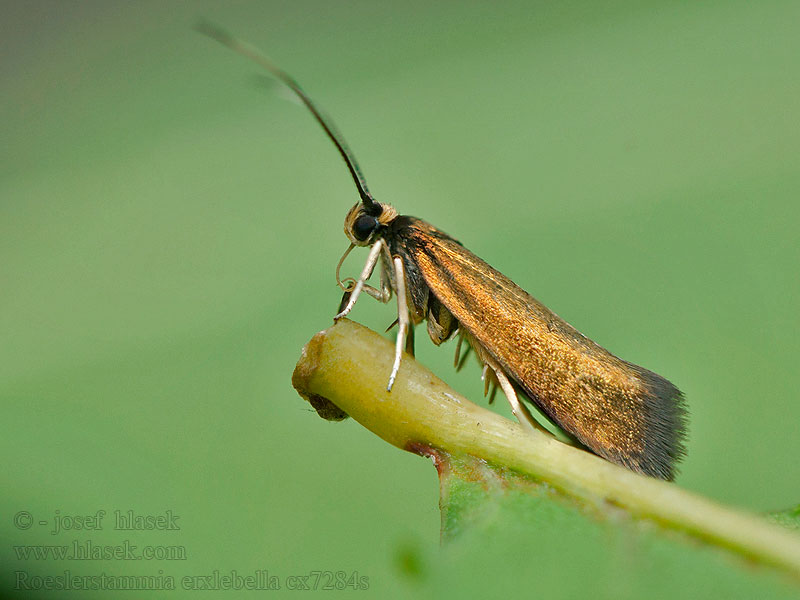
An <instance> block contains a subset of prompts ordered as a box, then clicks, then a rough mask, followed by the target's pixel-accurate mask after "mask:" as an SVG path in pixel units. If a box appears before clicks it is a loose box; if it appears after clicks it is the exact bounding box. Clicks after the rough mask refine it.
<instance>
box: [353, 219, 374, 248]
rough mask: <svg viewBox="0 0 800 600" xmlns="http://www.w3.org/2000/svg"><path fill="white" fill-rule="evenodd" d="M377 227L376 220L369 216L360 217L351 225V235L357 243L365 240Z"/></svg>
mask: <svg viewBox="0 0 800 600" xmlns="http://www.w3.org/2000/svg"><path fill="white" fill-rule="evenodd" d="M376 227H378V219H376V218H375V217H371V216H369V215H361V216H360V217H358V218H357V219H356V222H355V223H354V224H353V235H354V236H355V238H356V239H357V240H358V241H359V242H363V241H364V240H366V239H367V238H368V237H369V236H370V234H371V233H372V232H373V231H375V228H376Z"/></svg>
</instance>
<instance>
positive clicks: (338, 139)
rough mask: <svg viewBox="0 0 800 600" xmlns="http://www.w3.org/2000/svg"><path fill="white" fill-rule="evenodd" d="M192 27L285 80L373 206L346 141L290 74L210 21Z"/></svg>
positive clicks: (371, 206) (372, 207) (361, 194)
mask: <svg viewBox="0 0 800 600" xmlns="http://www.w3.org/2000/svg"><path fill="white" fill-rule="evenodd" d="M195 29H196V30H197V31H199V32H200V33H203V34H205V35H207V36H208V37H210V38H213V39H215V40H217V41H218V42H219V43H221V44H224V45H225V46H227V47H228V48H230V49H231V50H233V51H234V52H238V53H239V54H241V55H242V56H246V57H247V58H249V59H250V60H252V61H254V62H256V63H258V64H259V65H261V66H262V67H264V68H265V69H267V70H268V71H269V72H270V73H272V74H273V75H274V76H275V77H277V78H278V79H280V80H281V81H282V82H283V83H285V84H286V85H287V86H288V87H289V89H291V90H292V91H293V92H294V93H295V94H297V97H298V98H300V100H302V101H303V104H305V105H306V107H308V110H310V111H311V114H313V115H314V118H315V119H316V120H317V122H318V123H319V124H320V125H322V128H323V129H324V130H325V133H327V134H328V137H329V138H331V141H333V143H334V144H336V147H337V148H338V149H339V153H340V154H341V155H342V158H343V159H344V162H345V163H346V164H347V168H348V169H349V170H350V175H352V176H353V181H355V183H356V187H357V188H358V195H359V196H361V201H362V202H363V203H364V205H365V206H366V207H367V208H371V209H374V208H377V202H376V201H375V198H373V197H372V194H370V193H369V189H368V188H367V181H366V180H365V179H364V176H363V175H362V174H361V169H360V168H359V166H358V162H356V157H355V156H353V153H352V151H351V150H350V148H348V146H347V142H345V141H344V137H343V136H342V134H341V133H339V130H338V129H336V126H335V125H334V124H333V121H331V119H330V117H327V116H326V115H325V114H324V113H323V112H322V111H321V110H320V109H319V108H317V106H316V105H315V104H314V102H313V101H312V100H311V98H309V97H308V96H307V95H306V93H305V92H304V91H303V89H302V88H301V87H300V85H299V84H298V83H297V82H296V81H295V80H294V79H293V78H292V77H291V75H289V74H288V73H286V72H285V71H284V70H283V69H281V68H280V67H278V66H277V65H275V64H274V63H273V62H272V61H271V60H270V59H268V58H267V57H266V56H264V55H263V54H261V52H259V51H258V50H257V49H256V48H254V47H253V46H251V45H250V44H248V43H246V42H243V41H241V40H239V39H236V38H235V37H233V36H232V35H231V34H229V33H228V32H227V31H224V30H222V29H220V28H219V27H217V26H215V25H212V24H211V23H207V22H205V21H201V22H200V23H198V24H197V25H196V26H195Z"/></svg>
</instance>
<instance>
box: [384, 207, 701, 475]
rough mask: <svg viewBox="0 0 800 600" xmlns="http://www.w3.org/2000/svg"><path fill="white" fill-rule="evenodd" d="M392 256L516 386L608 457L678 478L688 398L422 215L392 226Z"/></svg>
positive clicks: (657, 473)
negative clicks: (560, 314)
mask: <svg viewBox="0 0 800 600" xmlns="http://www.w3.org/2000/svg"><path fill="white" fill-rule="evenodd" d="M390 227H391V229H392V231H391V233H390V235H388V236H387V238H388V239H390V240H391V251H392V254H393V255H395V256H401V257H403V259H404V262H405V263H406V270H407V272H408V273H409V275H411V276H413V277H417V278H420V279H422V280H424V282H425V284H426V285H427V287H428V288H429V290H430V294H431V295H433V296H435V297H436V299H437V300H438V301H439V302H441V304H443V305H444V306H445V307H446V308H447V309H448V310H449V311H450V312H451V313H452V314H453V316H454V317H455V318H456V319H457V320H458V322H459V323H460V327H462V328H464V329H465V330H466V331H467V332H468V333H469V334H470V336H471V337H472V338H474V339H475V340H476V341H477V342H478V343H479V344H480V345H481V346H482V347H483V349H484V350H485V351H486V352H487V353H488V354H489V355H490V356H491V357H492V358H493V359H494V360H495V361H496V362H497V363H498V364H499V365H500V366H501V367H502V368H503V370H504V371H505V373H506V374H507V375H508V377H509V378H510V379H512V380H513V381H514V383H516V385H518V386H519V388H520V389H521V390H522V391H523V392H525V394H526V395H527V396H528V397H529V398H530V399H531V400H532V401H533V402H534V403H536V405H537V406H539V408H541V409H542V411H543V412H544V413H546V414H547V415H548V416H549V417H550V418H551V419H553V421H555V422H556V423H557V424H558V425H559V426H560V427H561V428H563V429H564V430H566V431H567V432H569V433H570V434H572V435H573V436H575V438H577V439H578V441H580V442H581V443H582V444H583V445H585V446H586V447H588V448H589V449H591V450H592V451H593V452H595V453H597V454H599V455H600V456H602V457H604V458H606V459H608V460H610V461H612V462H615V463H618V464H621V465H624V466H626V467H628V468H630V469H633V470H635V471H639V472H641V473H644V474H647V475H650V476H654V477H659V478H662V479H672V477H673V475H674V465H675V462H676V461H677V460H678V459H679V458H680V457H681V456H682V455H683V453H684V449H683V438H684V429H685V410H684V408H683V401H682V395H681V393H680V391H679V390H678V389H677V388H676V387H675V386H674V385H672V384H671V383H670V382H669V381H667V380H666V379H664V378H663V377H661V376H660V375H657V374H655V373H653V372H651V371H648V370H647V369H644V368H642V367H639V366H636V365H634V364H631V363H629V362H626V361H624V360H622V359H620V358H617V357H616V356H614V355H613V354H611V353H610V352H608V350H606V349H605V348H603V347H602V346H600V345H598V344H596V343H595V342H593V341H592V340H590V339H589V338H587V337H586V336H584V335H582V334H581V333H580V332H578V331H577V330H576V329H574V328H573V327H572V326H570V325H569V324H568V323H566V322H564V321H563V320H562V319H560V318H559V317H558V316H557V315H556V314H555V313H553V312H551V311H550V310H549V309H548V308H547V307H545V306H544V305H543V304H541V303H540V302H538V301H537V300H536V299H535V298H533V297H532V296H531V295H530V294H528V293H527V292H525V290H523V289H522V288H520V287H519V286H517V285H516V284H515V283H514V282H513V281H511V280H510V279H509V278H508V277H506V276H505V275H503V274H502V273H500V272H499V271H497V270H496V269H493V268H492V267H490V266H489V265H488V264H486V263H485V262H484V261H482V260H481V259H480V258H478V257H477V256H475V255H474V254H472V253H471V252H470V251H469V250H467V249H466V248H464V247H463V246H462V245H461V244H459V243H458V242H457V241H456V240H454V239H453V238H451V237H449V236H448V235H446V234H444V233H443V232H441V231H439V230H438V229H436V228H435V227H433V226H431V225H430V224H428V223H426V222H425V221H422V220H420V219H416V218H414V217H406V216H400V217H397V218H396V219H395V221H394V222H393V223H392V224H391V226H390Z"/></svg>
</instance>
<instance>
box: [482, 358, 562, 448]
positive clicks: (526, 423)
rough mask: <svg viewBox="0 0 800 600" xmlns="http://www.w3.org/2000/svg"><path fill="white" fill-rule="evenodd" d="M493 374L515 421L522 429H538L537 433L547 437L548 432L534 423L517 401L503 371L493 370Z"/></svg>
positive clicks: (526, 408)
mask: <svg viewBox="0 0 800 600" xmlns="http://www.w3.org/2000/svg"><path fill="white" fill-rule="evenodd" d="M494 374H495V376H496V377H497V381H498V383H499V384H500V387H501V388H502V389H503V392H504V393H505V395H506V398H508V403H509V404H510V405H511V412H512V413H514V416H515V417H517V421H519V422H520V424H521V425H522V426H523V427H528V428H529V429H538V430H539V431H543V432H545V433H547V434H548V435H549V434H550V432H549V431H547V430H546V429H545V428H544V427H542V426H541V425H539V423H537V422H536V419H534V418H533V415H531V413H530V411H529V410H528V407H526V406H525V405H524V404H523V403H522V402H520V401H519V398H518V397H517V392H516V391H515V390H514V387H513V386H512V385H511V382H510V381H509V380H508V378H507V377H506V376H505V373H503V371H501V370H500V369H495V370H494Z"/></svg>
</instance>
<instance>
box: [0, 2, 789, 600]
mask: <svg viewBox="0 0 800 600" xmlns="http://www.w3.org/2000/svg"><path fill="white" fill-rule="evenodd" d="M201 16H202V17H206V18H208V19H210V20H212V21H214V22H217V23H219V24H221V25H223V26H225V27H226V28H228V29H229V30H231V31H233V32H235V33H237V34H238V35H239V36H240V37H242V38H245V39H247V40H249V41H250V42H252V43H253V44H254V45H256V46H258V47H260V48H262V49H264V50H265V51H266V52H267V53H268V54H269V55H270V56H272V57H273V58H274V59H275V60H276V61H277V62H278V63H279V64H280V65H282V66H283V67H284V68H286V69H287V70H288V71H289V72H291V73H292V74H293V75H294V76H295V77H296V78H297V79H298V80H299V81H300V82H301V83H302V84H303V85H304V87H305V88H306V90H307V91H308V92H309V93H310V94H311V95H312V97H314V98H315V99H316V100H317V101H318V102H319V103H320V104H321V105H322V106H323V107H324V108H325V109H326V111H327V112H328V113H329V114H331V115H332V116H333V117H334V118H335V120H336V122H337V124H338V126H339V127H340V129H341V130H342V131H343V132H344V133H345V134H346V137H347V139H348V141H349V143H350V145H351V146H352V147H353V149H354V150H355V152H356V155H357V156H358V157H359V160H360V162H361V166H362V167H363V169H364V171H365V173H366V175H367V177H368V180H369V182H370V186H371V189H372V191H373V193H374V194H375V195H376V196H377V197H378V198H379V199H380V200H382V201H384V202H390V203H393V204H395V206H396V207H397V208H398V209H399V210H400V212H401V213H406V214H413V215H416V216H419V217H422V218H424V219H426V220H428V221H430V222H431V223H433V224H435V225H437V226H438V227H440V228H441V229H443V230H444V231H446V232H448V233H450V234H451V235H454V236H455V237H457V238H459V239H460V240H461V241H462V242H463V243H465V245H467V247H469V248H470V249H471V250H472V251H473V252H475V253H476V254H478V255H479V256H481V257H482V258H484V259H485V260H487V261H488V262H489V263H490V264H492V265H493V266H494V267H496V268H498V269H500V270H501V271H503V272H504V273H505V274H506V275H508V276H510V277H511V278H512V279H514V281H516V282H517V283H518V284H520V285H521V286H522V287H524V288H525V289H526V290H528V291H529V292H531V293H532V294H534V295H535V296H536V297H537V298H539V299H540V300H541V301H543V302H544V303H545V304H547V305H548V306H549V307H551V308H552V309H553V310H555V311H556V312H557V313H558V314H559V315H561V316H562V317H563V318H565V319H566V320H567V321H569V322H570V323H572V324H573V325H575V326H576V327H577V328H578V329H580V330H581V331H582V332H584V333H585V334H587V335H589V336H590V337H591V338H593V339H595V340H596V341H598V342H599V343H601V344H603V345H604V346H606V347H607V348H609V349H610V350H611V351H613V352H614V353H616V354H618V355H620V356H621V357H623V358H626V359H628V360H631V361H633V362H636V363H639V364H642V365H644V366H647V367H649V368H651V369H653V370H655V371H657V372H659V373H661V374H663V375H665V376H667V377H669V378H670V379H671V380H673V381H674V382H675V383H676V384H677V385H678V386H679V387H680V388H681V389H682V390H683V391H684V393H685V394H686V397H687V400H688V404H689V407H690V412H691V424H690V439H689V454H688V457H687V458H686V460H685V462H684V463H683V467H682V473H681V475H680V476H679V478H678V483H679V485H681V486H682V487H685V488H687V489H690V490H693V491H696V492H698V493H701V494H705V495H709V496H711V497H714V498H716V499H719V500H720V501H723V502H725V503H730V504H733V505H738V506H742V507H746V508H749V509H753V510H756V511H766V510H772V509H780V508H786V507H788V506H790V505H792V504H794V503H796V502H797V501H798V500H800V475H798V471H797V455H798V451H800V435H799V433H800V432H798V423H800V403H799V402H798V401H797V396H798V394H797V390H796V384H797V373H798V368H797V360H798V354H799V353H798V350H800V342H798V333H799V331H798V329H799V326H800V315H799V314H798V306H799V305H800V302H798V301H799V300H800V278H798V259H800V250H799V249H798V241H799V240H800V235H798V231H797V227H798V223H799V222H800V207H799V205H798V191H799V190H800V169H799V168H798V167H800V120H799V119H798V117H797V112H798V107H799V105H798V99H799V98H800V72H798V67H799V66H800V60H798V59H799V58H800V36H798V35H797V24H798V22H800V5H799V4H798V3H797V2H796V1H787V2H761V3H749V2H702V3H683V2H649V3H642V2H630V3H626V2H611V3H595V2H589V1H586V2H569V3H542V2H534V3H530V2H516V3H502V4H494V5H490V4H488V3H438V4H432V3H428V2H416V1H411V2H405V3H403V4H402V5H401V4H399V3H397V4H395V3H374V2H367V1H363V2H348V3H331V2H321V1H320V2H305V1H303V2H288V1H287V2H277V1H275V2H249V1H240V2H235V3H228V4H225V5H221V4H218V3H214V2H200V1H198V2H167V3H161V2H137V3H126V2H108V1H102V2H99V1H94V2H81V3H67V2H59V1H54V2H4V3H3V4H2V18H0V30H2V39H3V60H2V61H1V62H0V69H1V71H0V86H1V88H2V89H1V90H0V91H1V92H2V103H0V128H2V129H0V132H1V133H0V135H1V136H2V139H3V144H2V149H0V152H2V156H1V157H0V340H1V342H0V398H1V399H2V410H3V418H2V421H1V422H2V430H0V432H1V433H2V443H3V455H4V460H3V474H2V486H3V489H5V490H6V491H5V493H4V494H3V495H2V499H1V500H0V503H1V504H0V506H2V513H0V514H2V519H0V532H2V539H3V540H4V542H3V546H2V547H0V558H2V563H3V572H2V579H0V586H2V589H4V590H7V591H8V593H13V592H11V588H12V587H13V585H14V576H13V571H15V570H20V569H23V570H26V571H28V572H30V573H31V574H60V573H62V572H63V570H64V569H71V570H72V572H73V573H74V574H84V573H86V574H96V573H99V572H101V571H105V572H107V573H114V574H127V573H130V574H157V573H158V572H159V570H161V571H162V572H163V573H164V574H171V575H175V576H177V577H178V578H179V577H180V576H182V575H186V574H189V575H191V574H205V573H210V572H212V571H213V570H214V569H219V570H220V571H223V572H230V571H231V570H234V569H235V570H237V571H238V572H240V573H244V574H247V573H250V572H252V571H254V570H255V569H268V570H269V572H270V574H274V575H278V576H279V577H281V578H282V579H283V578H285V577H286V576H288V575H293V574H302V573H307V572H309V571H313V570H333V571H336V570H342V571H346V572H347V573H348V574H349V573H352V572H353V571H358V573H359V574H360V575H361V576H367V577H368V578H369V586H370V592H371V593H373V594H376V593H380V594H381V595H382V596H383V597H403V596H406V595H408V594H409V593H411V592H413V591H417V592H420V590H422V591H424V590H425V589H428V588H425V587H424V585H423V584H420V582H419V581H418V580H415V579H414V578H413V577H410V576H409V573H410V572H412V571H414V569H409V568H408V566H407V564H406V563H407V562H408V560H407V558H408V556H409V555H412V556H416V557H417V558H419V557H422V559H421V560H423V562H425V563H426V564H430V565H434V567H433V568H432V571H433V573H434V575H431V576H432V577H435V572H436V570H437V568H436V567H435V565H437V564H438V563H437V561H439V560H440V559H439V552H440V551H439V549H438V541H439V531H438V527H439V512H438V507H437V502H438V484H437V477H436V472H435V470H434V469H433V468H432V467H431V465H430V463H429V462H427V461H425V460H421V459H420V458H419V457H417V456H414V455H411V454H407V453H403V452H400V451H398V450H397V449H395V448H393V447H390V446H388V445H387V444H385V443H384V442H382V441H381V440H379V439H378V438H376V437H375V436H373V435H372V434H371V433H369V432H368V431H366V430H365V429H363V428H362V427H360V426H359V425H358V424H357V423H355V422H353V421H352V420H351V421H346V422H344V423H340V424H332V423H328V422H324V421H322V420H321V419H319V418H318V417H317V416H316V414H315V413H314V412H313V411H311V410H310V408H309V407H308V405H307V404H306V403H305V402H304V401H302V400H301V399H300V398H299V397H298V396H297V394H296V393H295V392H294V391H293V389H292V387H291V385H290V377H291V373H292V369H293V367H294V363H295V361H296V360H297V358H298V356H299V354H300V349H301V348H302V346H303V345H304V344H305V342H306V341H307V340H308V339H309V338H310V337H311V336H312V335H313V334H314V333H315V332H316V331H318V330H320V329H323V328H325V327H327V326H329V325H330V324H331V321H332V316H333V314H334V311H335V309H336V306H337V304H338V301H339V298H340V292H339V291H338V289H337V287H336V285H335V283H334V267H335V265H336V261H337V260H338V258H339V256H340V254H341V252H342V251H343V250H344V249H345V248H346V246H347V241H346V239H345V237H344V235H343V233H342V221H343V218H344V215H345V213H346V211H347V210H348V209H349V208H350V206H351V205H352V204H353V203H354V202H355V201H356V199H357V197H356V194H355V191H354V188H353V185H352V182H351V181H350V179H349V176H348V174H347V172H346V170H345V167H344V166H343V164H342V163H341V160H340V159H339V157H338V156H337V154H336V152H335V149H334V148H333V147H332V146H331V144H330V142H329V141H328V140H327V139H326V138H325V136H324V135H323V133H322V132H321V130H320V129H319V127H318V126H317V125H316V124H315V123H314V122H313V120H312V119H311V118H310V116H309V115H308V114H307V113H306V112H305V111H304V110H302V109H301V108H299V107H297V106H294V105H293V104H292V103H289V102H286V101H285V98H284V97H285V94H284V93H283V91H281V90H280V89H279V88H278V87H277V86H265V85H264V81H263V78H262V76H263V73H261V72H259V70H258V68H257V67H255V66H254V65H252V64H250V63H249V62H247V61H246V60H245V59H243V58H241V57H238V56H236V55H234V54H233V53H231V52H230V51H229V50H227V49H225V48H223V47H221V46H219V45H217V44H216V43H214V42H212V41H210V40H208V39H205V38H203V37H202V36H200V35H198V34H196V33H194V32H193V31H192V29H191V27H192V25H193V24H194V23H195V22H196V20H197V19H198V18H199V17H201ZM276 92H277V93H276ZM364 256H365V254H364V253H363V252H361V253H356V255H355V256H352V257H351V259H349V260H348V262H347V263H346V266H345V269H344V272H345V273H346V274H355V273H356V272H357V271H358V270H360V268H361V266H362V261H363V259H364ZM394 316H395V315H394V307H393V305H392V306H389V307H386V306H382V305H379V304H378V303H376V302H373V301H371V300H369V299H366V298H365V299H364V300H362V301H361V302H360V303H359V305H358V306H357V307H356V309H355V311H354V313H353V318H354V319H356V320H358V321H360V322H362V323H365V324H367V325H369V326H371V327H373V328H376V329H377V328H384V327H385V326H386V325H388V324H389V323H390V322H391V321H392V320H393V319H394ZM417 347H418V358H419V360H421V361H422V362H424V363H425V364H426V365H428V366H430V368H432V369H433V370H434V372H436V373H437V374H438V375H439V376H440V377H442V378H443V379H444V380H446V381H448V382H449V383H451V384H452V385H453V387H455V388H456V389H457V390H459V391H460V392H462V393H463V394H465V395H467V396H468V397H470V398H473V399H474V400H475V401H476V402H479V403H480V402H483V400H482V398H481V392H482V384H481V382H480V381H479V374H480V371H479V369H478V367H477V366H476V365H475V364H474V363H471V364H470V365H469V368H467V369H465V370H464V371H463V372H461V373H459V374H456V373H455V372H454V370H453V369H452V366H451V362H452V352H453V344H449V345H447V346H444V347H443V348H438V349H437V348H434V347H433V346H432V344H431V343H430V342H429V340H427V338H426V337H424V336H423V335H421V336H420V337H419V339H418V342H417ZM497 404H500V405H501V406H499V407H498V410H501V411H505V408H504V407H503V406H502V404H503V403H497ZM99 509H103V510H106V511H108V512H109V513H111V512H112V511H114V510H116V509H119V510H122V511H127V510H128V509H132V510H134V511H136V512H138V513H141V514H162V513H164V512H165V511H167V510H172V511H173V512H174V513H175V514H177V515H179V516H180V520H179V524H180V527H181V529H180V531H169V532H167V531H149V532H143V533H141V534H138V533H137V534H131V535H120V532H115V531H113V530H110V529H109V525H110V522H109V520H108V518H107V520H106V528H105V529H104V530H103V531H102V532H91V535H87V533H88V532H65V533H61V534H59V535H50V534H49V529H50V526H51V525H52V523H53V516H54V515H55V512H56V511H60V513H59V514H61V515H86V514H94V513H95V512H96V511H97V510H99ZM19 511H28V512H29V513H30V514H31V515H32V516H33V518H34V519H35V521H37V523H38V521H39V520H45V521H47V523H48V526H41V525H38V524H35V525H34V526H32V527H31V528H30V529H27V530H23V529H19V528H17V527H15V525H14V521H13V516H14V515H15V514H17V513H18V512H19ZM87 537H89V538H91V539H92V540H93V541H94V542H95V543H97V544H118V543H121V541H122V540H123V539H130V540H131V542H132V543H134V544H139V545H146V544H150V545H154V544H165V545H181V546H183V547H185V548H186V552H187V560H186V561H182V562H168V561H152V562H144V563H143V562H138V563H137V562H131V561H127V562H125V561H108V562H102V561H101V562H98V563H79V564H76V563H75V562H72V563H70V562H69V561H64V562H59V561H54V560H47V561H34V560H28V561H20V560H18V557H17V556H16V554H15V553H14V551H13V549H12V547H11V546H12V545H15V544H68V543H70V542H71V540H73V539H81V540H82V539H86V538H87ZM568 552H569V551H568V549H564V553H565V556H568ZM556 554H558V553H556ZM557 563H558V561H556V562H555V563H554V564H550V563H542V564H541V566H540V567H537V565H536V563H535V562H533V563H532V564H530V565H529V566H528V569H529V571H528V576H529V577H530V582H531V585H535V584H534V583H533V582H535V581H536V578H537V568H541V569H555V568H557ZM448 564H449V565H450V567H446V566H442V567H441V568H443V569H444V568H455V567H454V565H456V564H457V563H448ZM487 578H488V579H487V580H490V576H489V575H487ZM421 585H422V587H420V586H421ZM536 593H537V594H542V595H544V594H547V595H549V596H550V597H555V596H554V594H555V595H557V590H553V589H550V588H548V587H546V586H545V587H542V586H537V587H536ZM42 594H44V596H43V597H52V595H47V594H46V593H44V592H42ZM101 595H102V594H99V593H95V594H94V596H97V597H100V596H101ZM180 595H181V592H178V591H176V592H172V593H165V597H177V596H180ZM360 595H361V596H364V594H363V593H361V594H360ZM111 596H113V594H111ZM440 596H441V594H440ZM74 597H82V594H80V593H78V592H75V595H74Z"/></svg>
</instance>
